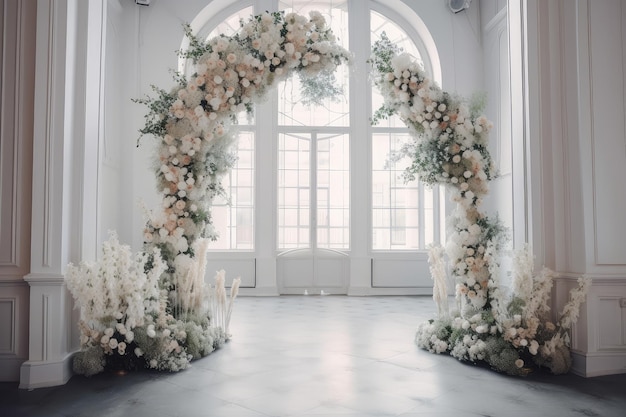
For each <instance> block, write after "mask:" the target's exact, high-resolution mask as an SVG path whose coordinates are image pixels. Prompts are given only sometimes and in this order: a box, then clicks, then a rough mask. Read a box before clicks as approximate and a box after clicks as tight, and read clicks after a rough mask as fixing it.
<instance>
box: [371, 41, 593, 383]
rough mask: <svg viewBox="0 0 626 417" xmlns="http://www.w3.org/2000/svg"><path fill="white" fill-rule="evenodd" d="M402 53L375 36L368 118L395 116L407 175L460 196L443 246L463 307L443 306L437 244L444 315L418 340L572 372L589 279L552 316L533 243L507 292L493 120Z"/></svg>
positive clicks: (494, 360)
mask: <svg viewBox="0 0 626 417" xmlns="http://www.w3.org/2000/svg"><path fill="white" fill-rule="evenodd" d="M400 52H401V51H400V50H399V49H398V48H397V47H396V46H395V45H393V44H392V43H391V42H390V41H389V39H388V38H387V37H386V36H385V35H384V34H383V36H382V37H381V40H379V41H378V42H376V43H375V44H374V47H373V50H372V55H371V58H370V63H371V65H372V71H373V81H374V84H375V85H376V86H377V87H378V88H379V90H380V92H381V94H382V95H383V98H384V104H383V106H382V107H381V108H380V109H379V110H378V111H376V112H375V114H374V116H373V117H372V122H373V123H376V122H378V121H379V120H381V119H383V118H386V117H389V116H391V115H394V114H397V115H398V116H399V117H400V118H401V119H402V120H403V121H404V122H405V123H406V125H407V126H408V127H409V128H410V129H411V133H412V135H411V138H412V140H411V141H410V142H409V143H408V144H407V145H405V146H404V147H403V148H402V149H401V150H400V151H399V152H398V153H397V154H395V155H392V156H391V157H392V158H393V159H400V158H403V157H408V158H410V159H411V164H410V166H409V167H408V168H407V169H406V170H405V172H404V177H405V179H406V180H413V179H415V178H416V177H419V179H420V180H422V181H424V182H426V183H427V184H442V185H445V186H446V187H447V188H448V190H450V192H451V197H452V201H453V202H456V203H457V207H456V210H455V211H454V213H453V214H452V215H451V216H450V218H449V225H448V237H447V243H446V254H447V257H448V262H449V264H450V271H451V273H452V275H453V276H454V277H455V278H456V297H457V306H458V311H457V312H453V313H452V314H448V313H447V311H448V307H447V304H446V303H447V300H446V297H444V296H443V294H442V290H443V288H445V287H444V286H443V284H444V283H445V280H446V278H445V267H444V266H443V259H442V258H443V254H442V253H441V250H440V249H438V248H436V247H435V248H432V249H431V251H430V254H429V262H430V263H431V274H432V275H433V280H434V289H433V298H434V299H435V302H436V303H437V306H438V310H439V316H438V317H437V318H436V319H432V320H429V321H427V322H425V323H422V324H421V325H420V326H419V327H418V329H417V334H416V339H415V341H416V343H417V345H418V346H420V347H422V348H424V349H427V350H428V351H430V352H433V353H444V352H449V353H450V354H451V355H452V356H454V357H456V358H458V359H459V360H463V361H471V362H478V361H482V362H486V363H488V364H489V365H490V366H491V367H492V368H493V369H496V370H498V371H501V372H506V373H508V374H512V375H524V374H525V373H526V372H527V369H528V367H529V365H531V364H534V365H537V366H545V367H548V368H549V369H550V370H551V371H552V372H553V373H556V374H558V373H564V372H567V371H568V370H569V366H570V363H571V359H570V353H569V347H568V346H569V337H568V332H569V330H570V328H571V325H572V323H574V322H575V321H576V319H577V317H578V311H579V309H580V305H581V304H582V302H584V300H585V294H586V292H587V288H588V286H589V281H588V280H585V279H581V280H579V285H578V287H577V288H575V289H574V290H572V291H571V301H570V302H569V303H567V304H566V306H565V308H564V310H563V312H562V313H561V315H560V319H559V321H558V322H557V323H556V324H554V323H553V322H552V321H551V318H550V316H549V311H548V302H549V298H550V290H551V288H552V280H553V275H554V274H553V273H552V271H550V270H548V269H544V270H543V271H541V272H540V273H539V274H537V275H533V258H532V254H531V252H530V250H529V249H528V248H525V249H524V250H522V251H520V252H519V253H518V254H517V256H516V258H515V262H514V277H515V280H514V287H515V288H514V291H513V293H512V294H511V295H510V296H508V295H507V294H505V292H504V291H502V290H501V288H500V286H499V282H498V275H499V265H498V253H499V249H500V247H501V245H502V243H503V241H504V240H505V237H506V236H505V235H506V233H505V230H504V228H503V227H502V225H501V224H500V222H499V221H498V219H497V218H496V219H490V218H488V217H487V216H485V215H484V214H483V213H482V212H481V211H480V209H479V207H480V205H481V203H482V200H483V197H484V196H485V195H486V193H487V192H488V182H489V181H490V180H492V179H493V178H494V177H495V167H494V166H493V163H492V159H491V156H490V154H489V151H488V148H487V143H488V134H489V131H490V129H491V128H492V124H491V122H489V120H487V118H486V117H485V116H483V115H482V114H481V109H482V104H481V103H480V101H478V100H477V101H476V102H475V103H473V104H468V103H466V102H464V101H463V100H461V99H460V98H458V97H454V96H452V95H450V94H449V93H447V92H445V91H443V90H442V89H441V88H439V86H437V85H436V84H435V83H433V82H432V81H431V80H430V79H429V78H428V76H427V75H426V73H425V72H424V70H423V69H422V68H421V66H420V65H419V64H418V63H417V62H416V61H415V60H414V59H412V58H411V56H409V55H408V54H402V53H400Z"/></svg>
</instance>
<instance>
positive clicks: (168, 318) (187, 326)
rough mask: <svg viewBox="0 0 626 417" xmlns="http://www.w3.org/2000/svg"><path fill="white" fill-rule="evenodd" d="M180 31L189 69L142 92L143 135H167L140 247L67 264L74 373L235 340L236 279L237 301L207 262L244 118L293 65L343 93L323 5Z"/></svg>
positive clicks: (309, 83) (154, 361)
mask: <svg viewBox="0 0 626 417" xmlns="http://www.w3.org/2000/svg"><path fill="white" fill-rule="evenodd" d="M184 29H185V34H186V36H187V38H188V39H189V47H188V48H187V49H186V50H184V51H179V55H180V56H181V57H182V58H185V59H187V60H188V62H189V63H190V64H191V71H190V72H189V73H190V74H191V75H190V76H189V77H188V78H187V77H184V76H182V75H180V74H176V75H175V77H174V80H175V83H176V85H175V86H174V87H173V88H171V89H169V90H164V89H160V88H157V87H154V86H153V90H154V92H155V96H154V97H146V98H142V99H137V100H134V101H135V102H137V103H140V104H144V105H146V106H147V107H148V113H147V114H146V116H145V125H144V127H143V128H142V129H141V131H140V132H141V133H142V135H152V136H155V137H156V138H157V139H158V141H159V145H158V147H157V151H156V156H155V159H154V161H155V162H154V170H155V173H156V178H157V189H158V191H159V192H160V194H161V196H162V204H161V207H159V208H158V209H155V210H151V211H147V217H148V220H147V224H146V227H145V230H144V234H143V236H144V249H143V251H142V252H139V253H137V254H132V253H131V252H130V249H129V248H128V247H127V246H124V245H121V244H120V243H119V241H118V240H117V236H115V235H112V236H111V239H110V240H109V241H108V242H105V244H104V245H103V255H102V258H101V259H100V260H98V261H97V262H95V263H86V262H83V263H81V264H80V265H78V266H74V265H70V267H69V270H68V277H67V283H68V288H69V289H70V291H71V292H72V294H73V296H74V298H75V299H76V301H77V306H79V307H81V322H80V329H81V345H82V350H81V352H78V354H77V355H76V356H75V359H74V369H75V371H76V372H77V373H81V374H85V375H93V374H95V373H98V372H101V371H102V370H104V368H105V367H106V366H111V364H114V363H117V364H121V366H122V367H125V368H133V367H137V366H146V367H149V368H155V369H160V370H169V371H177V370H179V369H184V368H185V367H187V366H188V363H189V361H190V360H191V359H193V358H198V357H202V356H205V355H207V354H209V353H210V352H211V351H213V350H214V349H215V348H217V347H219V346H220V345H221V344H222V343H223V342H224V341H225V340H227V339H228V338H229V333H228V324H229V321H230V316H231V313H232V304H233V301H234V298H235V297H236V295H237V290H238V286H239V282H240V280H238V279H237V280H235V281H234V282H233V286H232V289H231V296H230V298H229V297H227V295H226V291H225V288H224V284H225V282H224V280H225V276H224V272H223V271H220V272H218V274H217V275H216V285H215V286H214V287H212V286H210V285H205V283H204V272H205V271H204V265H205V255H206V252H207V247H208V246H207V243H208V240H211V239H212V240H215V239H216V238H217V235H216V233H215V231H214V229H213V227H212V222H211V210H210V208H211V204H212V201H213V199H214V198H215V197H216V196H218V195H224V194H225V190H224V188H223V187H222V185H221V179H222V176H223V175H224V174H226V173H227V172H228V171H229V170H230V169H231V168H232V167H233V164H234V162H235V160H236V158H235V156H234V152H233V150H232V146H233V144H234V143H235V142H236V139H237V129H236V124H237V115H238V114H239V113H241V112H244V111H247V112H251V111H252V110H253V105H254V104H255V103H257V102H259V101H261V100H263V98H264V96H265V95H266V93H267V91H268V90H269V89H270V88H271V87H272V86H273V85H275V84H276V83H278V82H280V81H281V80H284V79H286V78H287V77H290V76H292V75H293V74H298V76H299V77H300V79H301V81H302V83H301V84H302V85H303V96H304V97H305V100H307V101H309V102H311V103H319V102H320V101H321V100H322V99H324V98H326V97H333V96H335V95H337V94H339V93H340V92H341V90H340V89H338V88H337V87H336V86H335V84H334V81H335V78H334V71H335V69H336V67H337V66H338V65H341V64H343V63H349V61H350V59H351V55H350V53H349V52H348V51H347V50H345V49H343V48H342V47H341V46H339V45H338V43H337V40H336V38H335V36H334V34H333V32H332V31H331V29H330V27H329V26H327V24H326V21H325V19H324V17H323V16H322V15H321V14H320V13H319V12H311V13H310V18H307V17H305V16H301V15H298V14H295V13H288V14H285V13H283V12H276V13H268V12H266V13H263V14H260V15H257V16H252V17H251V18H250V19H249V20H248V21H245V22H244V21H242V22H241V27H240V28H239V30H238V31H237V33H236V34H235V35H233V36H230V37H229V36H224V35H220V36H217V37H215V38H212V39H210V40H208V41H206V42H204V41H202V40H200V39H198V38H197V37H196V36H195V35H194V34H193V33H192V30H191V28H190V26H189V25H186V26H185V27H184Z"/></svg>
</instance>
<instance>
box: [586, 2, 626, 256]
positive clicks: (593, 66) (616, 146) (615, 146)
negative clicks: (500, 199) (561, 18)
mask: <svg viewBox="0 0 626 417" xmlns="http://www.w3.org/2000/svg"><path fill="white" fill-rule="evenodd" d="M588 16H589V22H588V24H589V28H588V30H589V32H588V33H589V61H590V62H589V70H590V78H591V79H590V83H591V103H590V104H589V108H590V109H591V138H589V140H590V141H591V150H592V153H593V160H592V163H593V171H592V175H593V178H592V182H593V199H594V211H595V212H594V233H595V243H596V246H595V261H596V263H597V264H600V265H602V264H608V265H624V264H626V258H625V254H624V247H626V216H625V215H624V213H626V182H624V181H623V180H622V179H623V178H624V176H626V172H625V170H626V125H625V122H626V101H625V100H626V94H625V87H626V84H625V77H626V72H625V65H624V57H625V56H626V55H625V54H624V51H625V48H626V42H625V40H626V4H625V3H624V2H622V1H620V0H605V1H589V2H588ZM620 28H621V30H620ZM583 108H584V107H583ZM582 139H583V140H585V139H586V138H582Z"/></svg>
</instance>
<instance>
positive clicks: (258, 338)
mask: <svg viewBox="0 0 626 417" xmlns="http://www.w3.org/2000/svg"><path fill="white" fill-rule="evenodd" d="M235 307H236V308H235V312H234V315H233V323H232V329H231V330H232V333H233V339H232V340H231V341H230V342H229V343H227V344H226V345H225V346H224V347H223V348H222V349H220V350H218V351H216V352H215V353H213V354H212V355H210V356H208V357H206V358H204V359H202V360H199V361H196V362H194V363H193V366H192V367H191V368H190V369H187V370H185V371H182V372H179V373H175V374H165V373H156V372H147V371H145V372H135V373H130V374H127V375H126V376H116V375H113V374H110V373H104V374H101V375H98V376H95V377H92V378H84V377H80V376H75V377H73V378H72V379H71V380H70V381H69V382H68V384H66V385H65V386H62V387H55V388H44V389H37V390H34V391H26V390H18V389H17V384H13V383H0V416H2V417H21V416H45V417H61V416H64V417H82V416H106V417H118V416H120V417H121V416H127V417H143V416H150V417H173V416H177V417H195V416H215V417H232V416H241V417H263V416H309V417H315V416H317V417H322V416H323V417H330V416H342V417H347V416H362V417H368V416H404V417H409V416H435V417H444V416H445V417H463V416H494V417H495V416H506V417H529V416H542V417H566V416H574V417H576V416H587V417H590V416H591V417H593V416H598V417H612V416H615V417H618V416H619V417H624V416H626V374H622V375H615V376H606V377H598V378H589V379H585V378H580V377H577V376H573V375H566V376H553V375H549V374H544V373H542V372H536V373H534V374H531V375H530V376H528V377H526V378H513V377H508V376H505V375H500V374H497V373H495V372H492V371H490V370H488V369H485V368H483V367H480V366H472V365H467V364H463V363H460V362H458V361H456V360H455V359H453V358H451V357H449V356H439V355H433V354H429V353H427V352H425V351H422V350H419V349H417V348H416V347H415V345H414V344H413V335H414V330H415V328H416V326H417V324H418V323H419V322H420V321H422V320H425V319H428V318H429V317H431V316H432V314H433V313H434V311H435V305H434V304H433V301H432V299H431V298H430V297H341V296H319V295H318V296H290V297H269V298H254V297H240V298H239V299H238V300H237V304H236V306H235Z"/></svg>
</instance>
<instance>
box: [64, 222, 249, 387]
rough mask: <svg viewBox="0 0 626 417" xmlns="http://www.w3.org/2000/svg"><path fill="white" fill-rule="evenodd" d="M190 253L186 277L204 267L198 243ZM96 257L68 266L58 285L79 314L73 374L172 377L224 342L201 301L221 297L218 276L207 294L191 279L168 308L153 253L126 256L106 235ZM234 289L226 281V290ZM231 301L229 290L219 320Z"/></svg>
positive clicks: (163, 265)
mask: <svg viewBox="0 0 626 417" xmlns="http://www.w3.org/2000/svg"><path fill="white" fill-rule="evenodd" d="M202 247H204V248H205V249H204V252H202V251H201V249H200V248H202ZM196 249H197V252H196V253H197V256H196V258H194V260H192V261H190V262H189V263H190V265H189V268H188V270H190V271H199V270H203V268H204V267H203V266H200V265H198V264H200V263H202V264H204V263H205V256H204V254H205V253H206V239H201V240H199V241H197V245H196ZM102 252H103V254H102V257H101V258H100V259H99V260H98V261H96V262H90V263H87V262H81V263H80V265H78V266H75V265H72V264H70V265H69V266H68V272H67V278H66V283H67V286H68V289H69V290H70V292H71V293H72V295H73V296H74V299H75V300H76V307H77V308H80V310H81V319H80V323H79V327H80V331H81V337H80V341H81V347H82V350H81V351H80V352H78V353H77V354H76V355H75V357H74V371H75V372H76V373H78V374H84V375H87V376H90V375H94V374H96V373H99V372H102V371H103V370H104V369H105V367H108V368H115V369H126V370H129V369H136V368H141V367H148V368H154V369H159V370H167V371H178V370H181V369H185V368H186V367H187V366H188V365H189V362H190V360H191V359H197V358H200V357H202V356H206V355H208V354H209V353H211V352H212V351H213V350H215V349H216V348H217V347H219V346H221V345H222V344H223V343H224V341H225V340H227V339H228V335H227V333H226V331H225V330H226V329H227V326H226V325H225V324H224V323H223V322H217V321H214V320H212V314H215V311H216V310H215V308H213V306H212V303H211V299H210V297H209V294H210V293H211V292H222V291H224V282H225V279H224V271H220V273H219V274H218V275H219V276H220V279H219V280H218V279H216V286H215V287H212V286H209V285H205V284H204V272H203V271H202V272H200V273H198V274H196V275H194V276H193V285H192V286H188V287H186V288H185V292H182V291H179V292H178V294H177V295H179V297H180V299H175V300H174V301H172V300H171V297H172V294H168V293H167V292H166V291H164V290H162V289H161V288H160V283H159V278H160V276H161V274H162V273H163V271H165V269H166V268H167V264H166V263H165V261H164V260H163V259H162V258H161V255H160V253H159V251H158V249H155V250H154V251H153V252H152V253H151V254H149V255H148V254H146V253H144V252H139V253H137V254H135V255H133V254H132V252H131V250H130V247H129V246H128V245H122V244H120V243H119V241H118V238H117V235H116V234H115V233H111V236H110V238H109V240H108V241H106V242H104V244H103V247H102ZM200 274H201V275H200ZM187 275H188V276H189V275H190V274H187ZM199 277H201V278H202V279H201V280H200V278H199ZM239 282H240V280H239V279H236V280H234V285H233V288H235V287H238V285H239ZM235 297H236V290H235V291H234V293H233V292H231V299H230V302H229V305H228V306H227V307H223V308H222V309H223V310H224V311H226V312H227V313H229V312H231V311H232V304H233V302H234V298H235ZM183 312H184V314H183ZM222 314H226V313H222Z"/></svg>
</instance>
